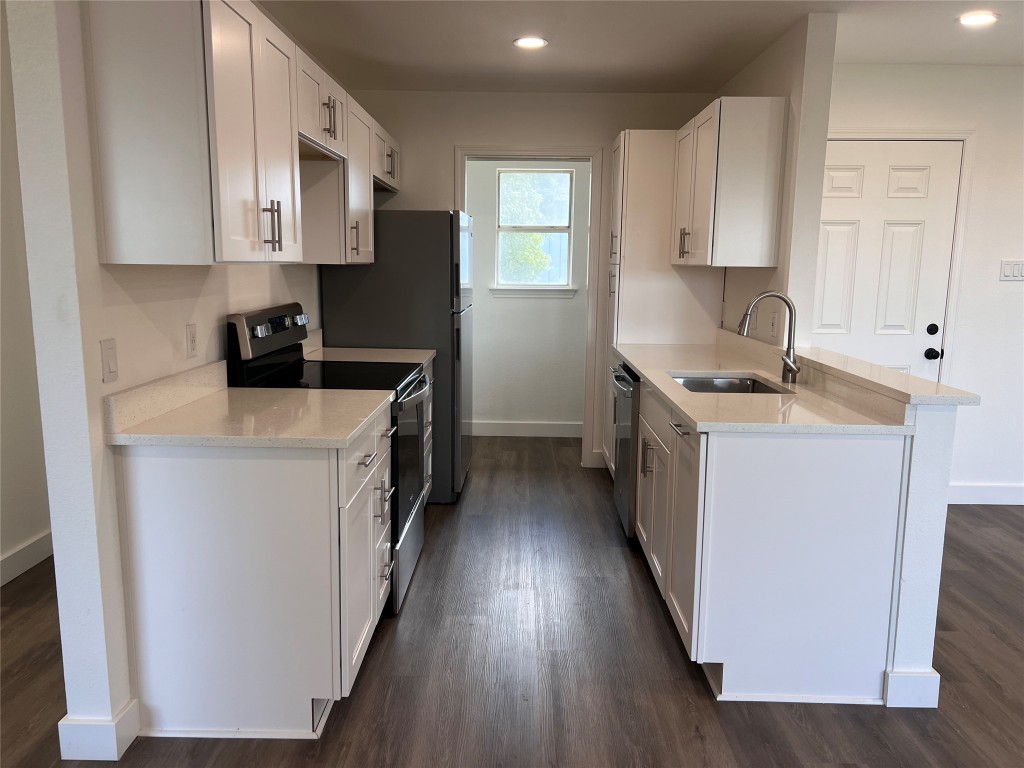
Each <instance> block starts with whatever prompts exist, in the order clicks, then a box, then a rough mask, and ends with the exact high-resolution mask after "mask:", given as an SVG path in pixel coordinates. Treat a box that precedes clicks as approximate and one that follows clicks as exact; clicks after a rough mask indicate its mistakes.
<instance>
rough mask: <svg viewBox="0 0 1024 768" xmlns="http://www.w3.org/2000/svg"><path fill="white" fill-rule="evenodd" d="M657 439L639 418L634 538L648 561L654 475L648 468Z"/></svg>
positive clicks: (652, 514)
mask: <svg viewBox="0 0 1024 768" xmlns="http://www.w3.org/2000/svg"><path fill="white" fill-rule="evenodd" d="M657 439H658V438H657V437H656V436H655V434H654V430H652V429H651V428H650V427H649V426H648V425H647V421H646V420H645V419H644V418H643V416H641V417H640V430H639V442H640V444H639V445H638V446H637V451H638V453H637V461H636V466H637V472H636V494H637V503H636V538H637V540H638V541H639V542H640V548H641V549H642V550H643V551H644V554H645V555H647V557H648V559H650V557H651V533H652V531H653V528H654V474H653V473H652V472H651V471H650V469H648V467H649V466H650V462H651V454H652V453H653V452H654V442H655V441H656V440H657Z"/></svg>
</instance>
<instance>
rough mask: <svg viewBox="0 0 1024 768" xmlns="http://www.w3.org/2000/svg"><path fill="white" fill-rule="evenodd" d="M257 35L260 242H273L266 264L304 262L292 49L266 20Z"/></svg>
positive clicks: (262, 21) (281, 34) (270, 244)
mask: <svg viewBox="0 0 1024 768" xmlns="http://www.w3.org/2000/svg"><path fill="white" fill-rule="evenodd" d="M259 29H260V55H259V69H258V70H257V71H258V73H259V76H258V77H257V80H256V97H257V98H256V149H257V153H258V158H259V163H260V169H261V171H262V179H261V181H262V187H263V195H262V206H261V211H262V213H263V221H264V223H265V224H269V225H270V230H269V231H270V237H269V238H267V237H265V238H264V240H268V239H269V240H273V239H275V238H276V240H277V242H276V243H274V242H269V243H266V245H267V258H268V259H269V260H270V261H302V211H301V202H300V201H301V199H302V198H301V195H300V194H299V120H298V99H297V98H296V95H295V83H296V77H295V74H296V47H295V43H294V41H292V39H291V38H290V37H288V35H286V34H285V33H284V32H282V31H281V30H280V29H278V28H277V26H275V25H274V24H273V23H272V22H271V21H270V20H269V19H267V18H266V17H265V16H261V17H260V18H259ZM214 66H215V67H216V62H215V63H214ZM264 232H266V229H265V230H264Z"/></svg>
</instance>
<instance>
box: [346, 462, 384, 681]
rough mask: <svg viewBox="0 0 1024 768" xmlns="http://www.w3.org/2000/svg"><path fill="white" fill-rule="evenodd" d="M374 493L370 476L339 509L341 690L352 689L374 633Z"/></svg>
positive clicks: (375, 499)
mask: <svg viewBox="0 0 1024 768" xmlns="http://www.w3.org/2000/svg"><path fill="white" fill-rule="evenodd" d="M376 506H377V496H376V494H375V493H374V484H373V480H372V479H368V480H367V481H366V482H365V483H364V484H363V487H362V490H360V491H359V493H357V494H356V496H355V498H354V499H352V503H351V504H349V506H348V507H346V508H344V509H342V510H341V513H342V526H343V530H344V539H343V541H344V551H343V552H342V554H341V573H342V585H343V586H342V592H341V596H342V600H343V601H344V604H343V605H342V611H341V616H342V622H341V624H342V628H341V631H342V637H343V638H344V644H343V646H342V693H343V694H344V695H346V696H347V695H348V693H349V691H351V690H352V683H353V682H354V681H355V677H356V673H357V672H358V671H359V666H360V664H362V662H363V656H364V655H366V646H367V645H368V644H369V642H370V636H371V635H372V634H373V626H374V621H375V620H376V611H375V608H376V595H375V591H376V590H375V583H374V582H375V579H374V575H375V574H374V571H373V568H374V564H375V563H374V559H375V558H374V553H375V547H374V542H373V524H374V517H373V514H374V512H375V511H376Z"/></svg>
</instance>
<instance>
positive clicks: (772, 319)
mask: <svg viewBox="0 0 1024 768" xmlns="http://www.w3.org/2000/svg"><path fill="white" fill-rule="evenodd" d="M768 333H769V334H771V337H772V338H773V339H777V338H778V337H779V313H778V312H772V313H771V315H770V316H769V317H768Z"/></svg>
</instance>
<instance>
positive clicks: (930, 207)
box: [811, 140, 963, 381]
mask: <svg viewBox="0 0 1024 768" xmlns="http://www.w3.org/2000/svg"><path fill="white" fill-rule="evenodd" d="M962 158H963V142H962V141H938V140H936V141H924V140H922V141H910V140H906V141H903V140H893V141H873V140H830V141H829V142H828V149H827V151H826V159H825V173H824V183H823V191H822V209H821V228H820V233H819V241H818V264H817V273H816V280H815V300H814V307H813V310H812V311H813V317H812V324H811V332H812V333H813V334H814V336H815V338H814V344H815V345H816V346H820V347H825V348H827V349H832V350H835V351H837V352H843V353H847V354H850V355H853V356H855V357H860V358H864V359H866V360H871V361H872V362H877V363H880V364H883V365H887V366H890V367H893V368H896V369H899V370H903V371H906V372H908V373H911V374H913V375H915V376H921V377H923V378H928V379H931V380H933V381H937V380H938V376H939V367H940V363H941V358H935V359H929V358H927V357H926V356H925V351H926V350H928V349H934V350H936V351H937V352H939V354H941V353H942V350H943V336H944V333H945V315H946V301H947V294H948V290H949V276H950V268H951V262H952V251H953V238H954V231H955V224H956V214H957V201H958V193H959V186H960V171H961V162H962ZM930 327H931V328H930ZM929 328H930V329H931V330H932V331H933V333H929Z"/></svg>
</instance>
